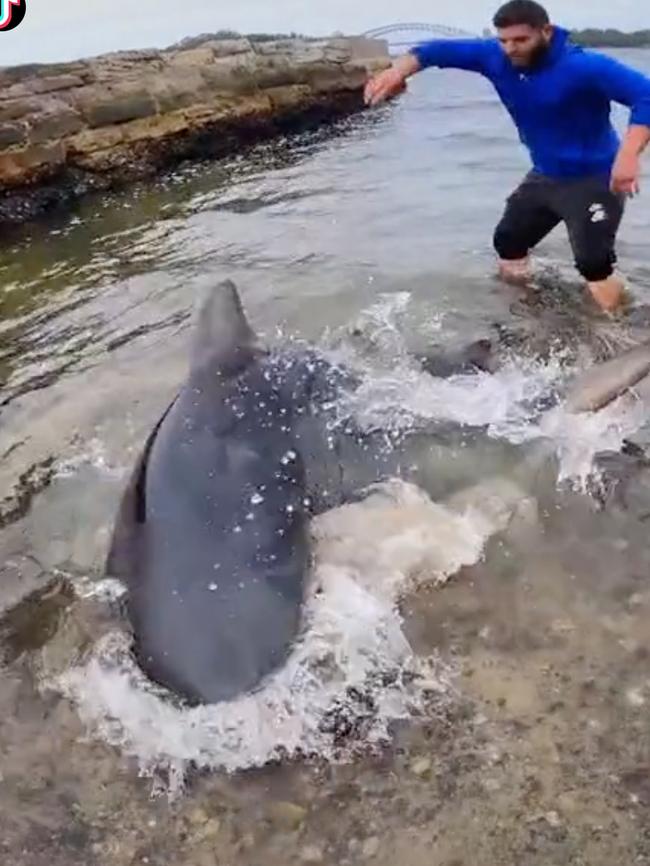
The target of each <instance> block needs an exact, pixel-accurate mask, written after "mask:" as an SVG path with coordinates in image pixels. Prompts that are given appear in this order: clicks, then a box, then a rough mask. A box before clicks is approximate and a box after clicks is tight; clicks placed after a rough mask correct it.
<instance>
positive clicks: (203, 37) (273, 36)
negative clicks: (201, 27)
mask: <svg viewBox="0 0 650 866" xmlns="http://www.w3.org/2000/svg"><path fill="white" fill-rule="evenodd" d="M212 39H215V40H224V39H248V40H249V41H250V42H274V41H276V40H281V39H309V37H308V36H303V35H302V34H300V33H238V32H237V31H236V30H217V32H216V33H201V34H200V35H199V36H188V37H187V38H186V39H182V40H181V41H180V42H177V43H175V44H174V45H173V46H171V47H173V48H183V49H187V48H196V47H198V46H199V45H201V44H203V43H204V42H208V41H209V40H212Z"/></svg>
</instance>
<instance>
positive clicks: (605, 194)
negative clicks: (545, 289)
mask: <svg viewBox="0 0 650 866" xmlns="http://www.w3.org/2000/svg"><path fill="white" fill-rule="evenodd" d="M624 202H625V199H624V196H622V195H618V194H616V193H613V192H612V191H611V190H610V188H609V182H608V180H607V179H606V178H603V177H586V178H579V179H576V180H557V179H555V178H549V177H545V176H544V175H540V174H537V173H536V172H530V173H529V174H528V175H527V176H526V177H525V178H524V180H523V182H522V183H521V185H520V186H519V187H517V189H516V190H515V191H514V192H513V193H512V194H511V195H510V196H509V197H508V200H507V203H506V208H505V211H504V214H503V216H502V218H501V221H500V222H499V224H498V226H497V228H496V230H495V232H494V247H495V249H496V251H497V253H498V255H499V256H500V258H502V259H522V258H524V257H525V256H526V255H527V254H528V252H529V251H530V250H531V249H532V248H533V247H535V246H536V245H537V244H538V243H539V242H540V241H541V240H542V239H543V238H545V237H546V235H547V234H549V233H550V232H551V231H552V230H553V229H554V228H555V227H556V226H557V225H558V224H559V223H560V222H564V223H565V225H566V227H567V231H568V234H569V241H570V243H571V248H572V250H573V256H574V259H575V264H576V267H577V269H578V271H579V272H580V273H581V274H582V276H583V277H584V278H585V279H586V280H589V281H592V282H594V281H597V280H604V279H606V278H607V277H609V276H610V275H611V274H612V272H613V270H614V265H615V264H616V251H615V245H616V232H617V231H618V227H619V225H620V223H621V218H622V217H623V210H624V207H625V204H624Z"/></svg>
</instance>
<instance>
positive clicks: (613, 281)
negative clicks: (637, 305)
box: [587, 276, 629, 313]
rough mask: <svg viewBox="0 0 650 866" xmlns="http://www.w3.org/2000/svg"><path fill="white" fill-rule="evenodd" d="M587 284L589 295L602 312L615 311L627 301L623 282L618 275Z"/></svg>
mask: <svg viewBox="0 0 650 866" xmlns="http://www.w3.org/2000/svg"><path fill="white" fill-rule="evenodd" d="M587 285H588V287H589V291H590V292H591V297H592V298H593V299H594V301H595V302H596V304H597V305H598V307H599V308H600V310H601V311H602V312H603V313H614V312H617V311H619V310H620V309H621V308H622V307H623V306H624V305H625V304H626V303H627V302H628V301H629V299H628V297H627V294H626V292H625V284H624V282H623V280H622V279H621V278H620V277H617V276H611V277H608V278H607V279H606V280H599V281H598V282H594V283H588V284H587Z"/></svg>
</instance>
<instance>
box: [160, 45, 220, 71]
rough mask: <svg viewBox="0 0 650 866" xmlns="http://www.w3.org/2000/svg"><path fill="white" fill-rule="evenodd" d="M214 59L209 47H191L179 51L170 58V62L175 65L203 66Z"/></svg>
mask: <svg viewBox="0 0 650 866" xmlns="http://www.w3.org/2000/svg"><path fill="white" fill-rule="evenodd" d="M213 60H214V52H213V51H212V49H211V48H192V49H190V50H189V51H179V53H178V54H174V55H173V56H172V57H171V58H170V61H169V62H170V64H171V66H172V67H175V66H205V65H206V64H208V63H212V61H213Z"/></svg>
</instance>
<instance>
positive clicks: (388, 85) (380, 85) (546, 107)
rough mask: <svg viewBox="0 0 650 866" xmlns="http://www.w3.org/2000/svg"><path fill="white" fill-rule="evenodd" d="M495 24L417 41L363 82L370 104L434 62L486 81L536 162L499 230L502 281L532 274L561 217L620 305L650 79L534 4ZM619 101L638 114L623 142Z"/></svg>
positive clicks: (582, 265) (612, 303)
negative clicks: (627, 213) (621, 232)
mask: <svg viewBox="0 0 650 866" xmlns="http://www.w3.org/2000/svg"><path fill="white" fill-rule="evenodd" d="M493 24H494V27H495V28H496V31H497V38H495V39H436V40H433V41H431V42H426V43H424V44H422V45H420V46H418V47H417V48H414V49H413V50H412V51H410V52H409V53H408V54H406V55H405V56H403V57H400V58H399V59H398V60H396V61H395V62H394V63H393V65H392V67H391V68H390V69H387V70H385V71H383V72H382V73H380V74H379V75H377V76H375V77H374V78H371V79H370V80H369V81H368V84H367V86H366V94H365V97H366V102H367V103H368V104H369V105H376V104H377V103H379V102H382V101H384V100H385V99H389V98H390V97H392V96H395V95H396V94H398V93H400V92H401V91H403V90H404V88H405V82H406V80H407V78H409V77H410V76H411V75H414V74H415V73H416V72H419V71H420V70H422V69H426V68H428V67H432V66H436V67H439V68H455V69H465V70H468V71H471V72H478V73H479V74H481V75H483V76H485V77H486V78H487V79H488V80H489V81H490V82H491V83H492V85H493V86H494V88H495V89H496V91H497V93H498V95H499V97H500V99H501V101H502V103H503V104H504V106H505V108H506V109H507V111H508V112H509V114H510V116H511V117H512V119H513V121H514V122H515V124H516V126H517V129H518V131H519V136H520V138H521V141H522V143H523V144H524V145H525V146H526V147H527V149H528V151H529V153H530V156H531V161H532V170H531V171H530V172H529V173H528V175H527V176H526V177H525V178H524V180H523V182H522V183H521V184H520V185H519V186H518V188H517V189H516V190H515V191H514V192H513V193H512V194H511V195H510V196H509V197H508V199H507V202H506V207H505V211H504V213H503V216H502V218H501V220H500V222H499V224H498V226H497V228H496V230H495V232H494V247H495V249H496V252H497V255H498V256H499V260H500V261H499V269H500V273H501V275H502V277H503V278H504V279H508V280H525V279H526V278H527V276H528V273H529V271H528V255H529V252H530V251H531V250H532V249H533V247H535V246H536V245H537V244H538V243H539V242H540V241H541V240H542V239H543V238H544V237H546V235H547V234H549V232H550V231H551V230H552V229H554V228H555V227H556V226H557V225H558V224H559V223H560V222H564V223H565V225H566V227H567V230H568V235H569V239H570V242H571V246H572V250H573V254H574V258H575V264H576V267H577V269H578V271H579V272H580V274H581V275H582V276H583V277H584V279H585V280H586V281H587V284H588V286H589V289H590V291H591V295H592V297H593V298H594V300H595V301H596V303H597V304H598V306H599V307H600V308H601V309H602V310H604V311H613V310H615V309H616V308H617V307H619V305H620V304H621V303H622V301H623V297H624V284H623V280H622V279H621V278H620V277H619V276H617V275H616V274H615V270H614V267H615V264H616V252H615V245H616V233H617V231H618V228H619V225H620V222H621V218H622V216H623V209H624V201H625V198H626V197H627V196H632V195H634V194H635V193H637V192H638V191H639V176H640V161H639V159H640V155H641V153H642V152H643V150H644V149H645V147H646V145H647V144H648V142H650V79H649V78H647V77H646V76H644V75H642V74H641V73H640V72H637V71H636V70H634V69H631V68H630V67H628V66H626V65H624V64H622V63H620V62H619V61H617V60H615V59H613V58H611V57H608V56H607V55H605V54H601V53H598V52H595V51H585V50H583V49H582V48H580V47H578V46H576V45H573V44H572V43H571V42H570V41H569V38H568V37H569V34H568V32H567V31H566V30H563V29H562V28H559V27H556V26H553V25H551V23H550V20H549V17H548V13H547V12H546V10H545V9H544V7H542V6H540V5H539V4H538V3H536V2H534V0H511V2H509V3H506V4H505V5H504V6H502V7H501V8H500V9H499V11H498V12H497V13H496V15H495V16H494V19H493ZM612 101H614V102H618V103H621V104H622V105H626V106H628V107H629V108H630V109H631V114H630V122H629V126H628V128H627V132H626V135H625V137H624V139H623V141H622V142H621V141H620V140H619V137H618V135H617V134H616V131H615V130H614V128H613V126H612V124H611V121H610V108H611V102H612Z"/></svg>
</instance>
